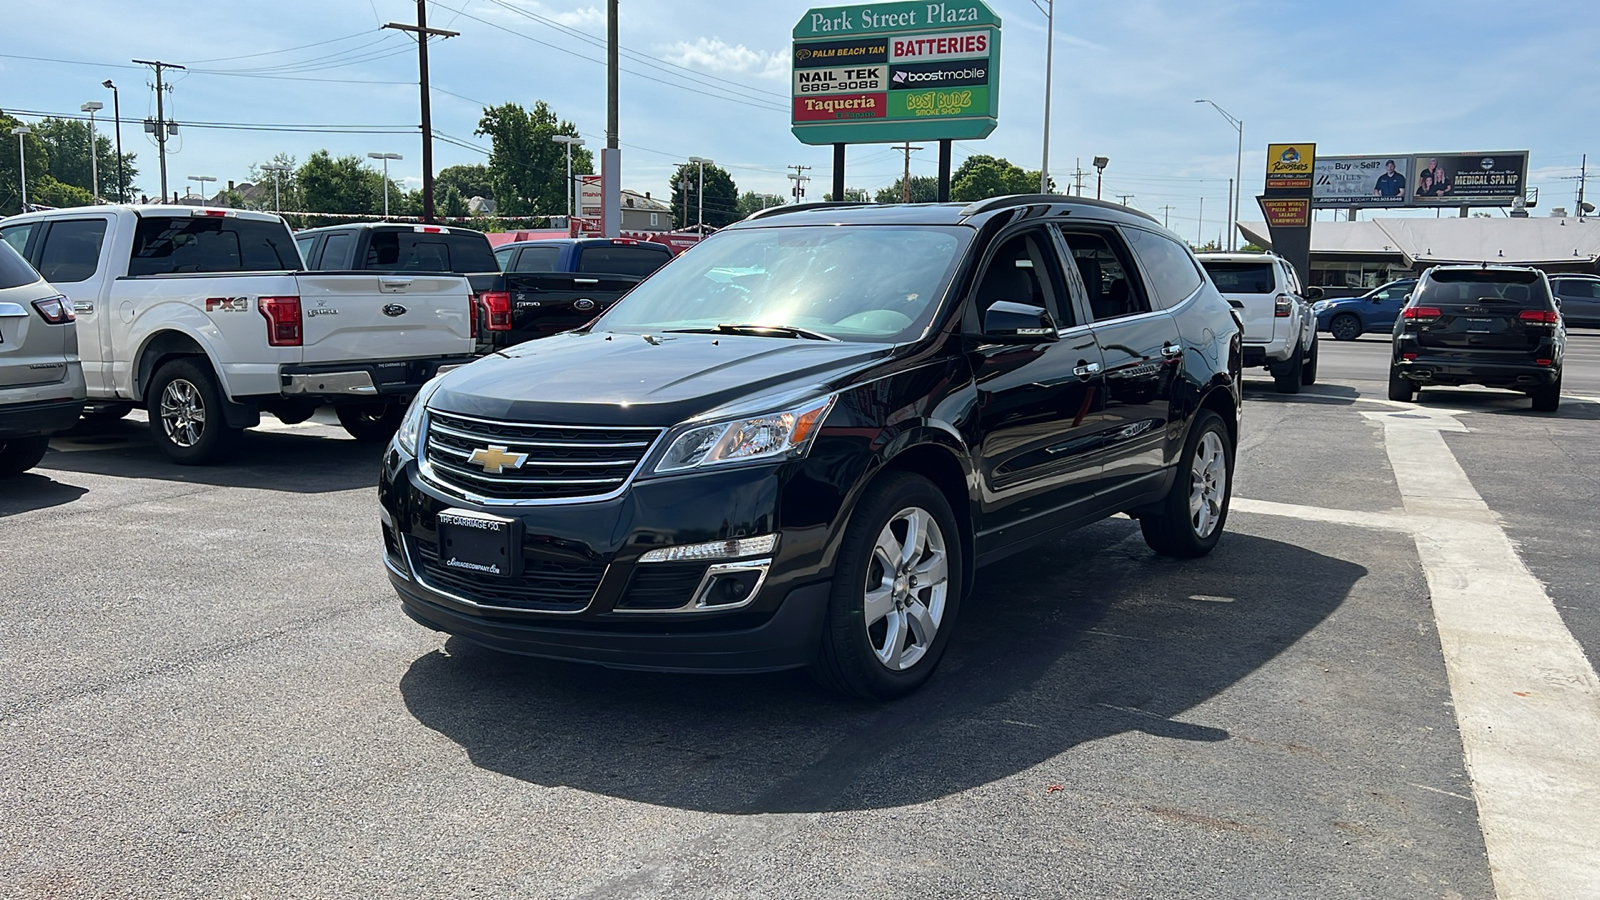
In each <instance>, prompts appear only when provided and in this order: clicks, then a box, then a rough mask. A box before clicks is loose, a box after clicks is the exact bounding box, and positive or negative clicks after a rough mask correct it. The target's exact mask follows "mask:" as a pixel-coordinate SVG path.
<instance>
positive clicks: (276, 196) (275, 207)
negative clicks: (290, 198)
mask: <svg viewBox="0 0 1600 900" xmlns="http://www.w3.org/2000/svg"><path fill="white" fill-rule="evenodd" d="M261 171H263V172H271V173H272V211H273V212H275V213H279V214H281V213H282V212H283V194H282V191H283V181H282V177H281V176H282V175H283V173H285V172H287V171H289V167H288V166H279V165H265V166H262V167H261Z"/></svg>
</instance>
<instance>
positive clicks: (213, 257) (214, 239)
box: [128, 216, 305, 275]
mask: <svg viewBox="0 0 1600 900" xmlns="http://www.w3.org/2000/svg"><path fill="white" fill-rule="evenodd" d="M303 268H305V265H304V264H303V263H302V262H301V260H300V250H299V248H297V247H296V246H295V244H294V240H293V239H291V238H290V236H289V229H287V228H285V227H284V226H283V224H282V223H281V222H265V221H260V220H257V219H225V218H212V217H200V218H193V219H189V218H183V219H180V218H171V217H165V216H158V217H147V218H141V219H140V220H139V227H138V228H137V229H135V230H134V233H133V254H132V256H131V257H130V258H129V259H128V274H129V275H167V274H172V273H177V272H271V271H276V270H280V269H288V270H291V271H296V272H298V271H300V270H301V269H303Z"/></svg>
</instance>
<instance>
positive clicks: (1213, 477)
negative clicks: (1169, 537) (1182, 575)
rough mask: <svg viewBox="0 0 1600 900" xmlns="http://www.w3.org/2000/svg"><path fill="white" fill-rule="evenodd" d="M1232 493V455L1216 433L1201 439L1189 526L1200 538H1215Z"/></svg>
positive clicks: (1192, 471) (1191, 483)
mask: <svg viewBox="0 0 1600 900" xmlns="http://www.w3.org/2000/svg"><path fill="white" fill-rule="evenodd" d="M1227 493H1228V452H1227V450H1226V449H1225V448H1224V447H1223V443H1222V437H1221V436H1220V435H1218V434H1217V433H1216V432H1215V431H1207V432H1206V433H1205V434H1203V435H1201V436H1200V443H1199V444H1197V445H1196V446H1195V448H1194V461H1193V462H1192V463H1191V464H1190V471H1189V524H1190V525H1192V526H1193V527H1194V533H1195V536H1196V537H1199V538H1201V539H1204V538H1208V537H1210V536H1211V532H1213V531H1215V530H1216V528H1217V523H1219V522H1221V521H1222V502H1223V499H1224V498H1225V497H1226V496H1227Z"/></svg>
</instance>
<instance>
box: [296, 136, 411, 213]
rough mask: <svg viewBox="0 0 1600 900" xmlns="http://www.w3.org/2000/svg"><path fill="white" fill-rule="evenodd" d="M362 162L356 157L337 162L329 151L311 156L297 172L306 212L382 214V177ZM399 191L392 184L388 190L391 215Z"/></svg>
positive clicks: (339, 159) (340, 159)
mask: <svg viewBox="0 0 1600 900" xmlns="http://www.w3.org/2000/svg"><path fill="white" fill-rule="evenodd" d="M363 162H364V161H363V160H362V158H361V157H359V156H356V155H354V154H351V155H350V156H340V157H337V158H335V157H334V156H332V155H331V154H329V153H328V151H326V150H318V151H317V152H315V153H313V154H311V156H309V157H308V158H307V159H306V161H305V164H304V165H302V166H301V167H300V168H299V170H298V171H296V172H295V180H296V181H298V182H299V186H300V193H301V196H302V197H303V198H304V200H305V205H306V209H307V210H308V211H310V212H323V213H357V214H367V215H376V214H379V213H381V212H383V174H382V173H381V172H377V171H374V170H372V169H369V168H367V167H366V166H365V165H363ZM397 190H398V189H397V188H396V187H395V186H394V185H393V184H391V185H390V186H389V199H390V201H391V202H390V208H391V211H392V210H393V200H394V197H395V193H396V191H397Z"/></svg>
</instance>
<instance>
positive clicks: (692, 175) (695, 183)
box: [672, 163, 744, 228]
mask: <svg viewBox="0 0 1600 900" xmlns="http://www.w3.org/2000/svg"><path fill="white" fill-rule="evenodd" d="M705 185H706V194H705V216H706V218H705V222H706V224H707V225H710V226H711V227H713V228H722V227H724V226H726V225H732V224H733V223H734V222H737V221H739V220H740V219H742V218H744V214H743V213H741V212H739V186H738V185H736V184H734V183H733V176H732V175H729V174H728V173H727V171H726V170H724V169H722V168H719V167H718V166H716V165H715V164H712V165H707V166H706V167H705ZM699 191H700V164H699V163H684V164H683V165H680V166H678V169H677V171H675V172H673V173H672V211H673V215H674V216H676V217H679V218H683V219H684V221H683V222H682V223H681V224H680V226H679V227H683V228H687V227H689V226H690V225H693V224H695V223H696V222H698V221H699V218H698V217H699V215H700V209H701V204H700V194H699ZM685 199H687V200H688V202H689V205H688V215H687V216H685V215H684V208H685V207H684V200H685Z"/></svg>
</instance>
